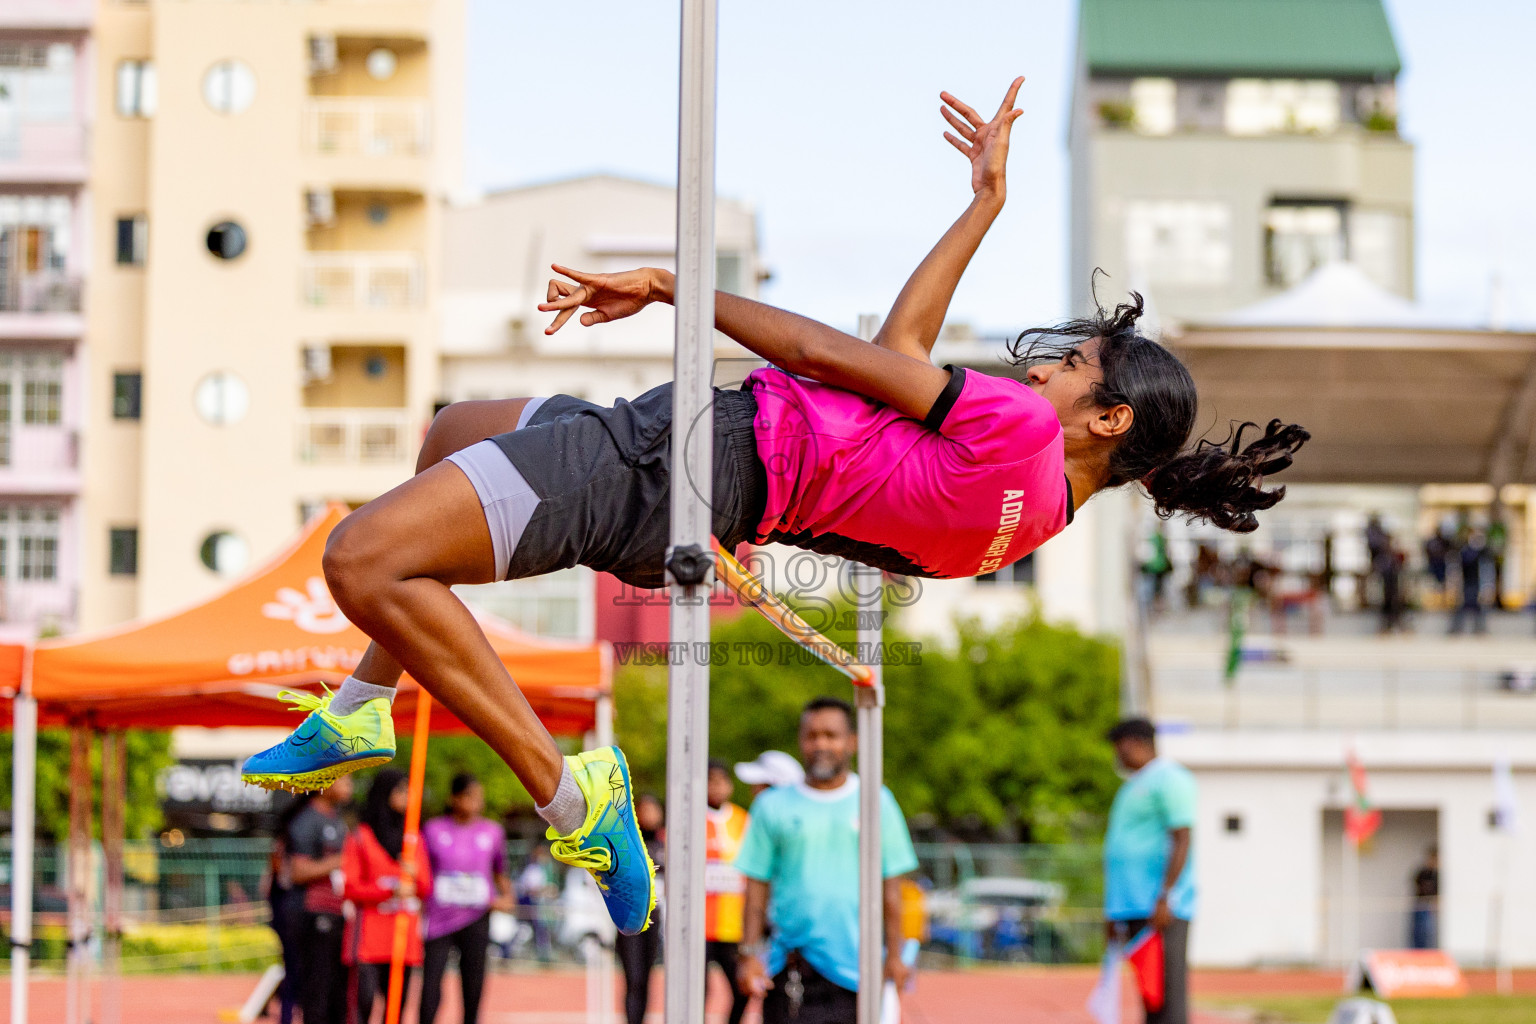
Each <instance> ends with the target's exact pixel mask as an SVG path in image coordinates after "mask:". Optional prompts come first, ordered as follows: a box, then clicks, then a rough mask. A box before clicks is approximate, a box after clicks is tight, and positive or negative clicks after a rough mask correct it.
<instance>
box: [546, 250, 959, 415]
mask: <svg viewBox="0 0 1536 1024" xmlns="http://www.w3.org/2000/svg"><path fill="white" fill-rule="evenodd" d="M554 269H555V271H556V272H557V273H560V274H564V275H565V276H566V277H569V278H571V281H574V282H575V283H574V284H572V283H571V281H561V280H558V279H557V280H553V281H550V282H549V295H550V299H549V301H548V302H545V303H543V304H541V305H540V306H539V309H541V310H543V311H544V312H546V313H555V314H556V316H555V320H554V322H553V323H552V324H550V325H549V327H547V328H546V329H545V332H544V333H546V334H553V333H554V332H556V331H558V330H559V329H560V328H561V327H562V326H563V325H564V324H565V322H566V321H567V320H569V319H570V318H571V317H572V316H573V315H574V314H575V313H576V310H577V309H579V308H580V307H582V306H588V307H590V311H589V312H586V313H583V314H581V323H582V324H583V325H584V326H586V327H591V326H592V325H593V324H601V323H607V322H608V321H610V320H619V319H622V318H624V317H626V316H633V315H634V314H635V313H638V312H640V310H642V309H644V308H645V307H646V306H647V305H649V304H650V303H652V302H665V303H668V304H671V303H672V302H673V299H674V289H675V287H676V278H675V277H674V276H673V274H672V273H671V272H670V271H667V270H658V269H656V268H654V267H647V268H643V269H640V270H627V271H625V272H623V273H621V274H587V273H583V272H582V271H579V270H571V269H569V268H567V267H562V266H560V265H558V264H556V265H555V267H554ZM715 326H716V327H717V328H718V329H719V330H720V331H722V332H724V333H725V334H726V335H728V336H729V337H731V338H734V339H735V340H736V341H738V342H740V343H741V344H742V345H743V346H745V347H746V348H748V349H750V350H751V351H753V352H755V353H757V354H758V355H760V356H762V357H763V358H764V359H766V360H768V361H769V362H770V363H773V364H774V365H775V366H779V367H782V368H783V369H786V370H788V371H789V372H790V373H795V374H799V375H800V376H802V377H810V378H811V379H812V380H819V381H821V382H822V383H824V384H832V385H835V386H837V387H840V388H846V389H847V390H849V391H854V392H857V393H858V394H861V395H864V396H866V397H869V398H873V399H874V400H876V401H877V402H884V403H885V404H886V405H889V406H890V407H891V408H893V409H895V410H896V411H897V412H899V413H901V414H903V415H905V416H910V417H912V418H913V419H916V420H921V419H923V418H925V417H926V416H927V415H928V413H929V411H930V410H931V409H932V408H933V403H934V402H935V401H936V400H937V399H938V397H939V394H940V393H941V392H942V391H943V390H944V385H945V384H947V383H949V374H948V372H946V371H944V370H941V369H939V368H938V367H937V366H934V365H933V364H932V363H931V362H929V361H928V360H927V359H926V358H923V359H914V358H913V357H912V356H909V355H903V354H902V353H900V352H894V351H892V350H891V349H888V348H881V347H879V346H877V345H871V344H869V343H868V342H864V341H860V340H859V339H858V338H855V337H854V336H853V335H851V334H844V333H843V332H842V331H839V330H837V329H836V328H832V327H828V326H827V325H826V324H822V323H817V322H816V321H815V320H811V319H809V318H807V317H803V316H800V315H798V314H796V313H790V312H788V311H786V310H782V309H778V308H776V307H774V306H770V305H767V304H766V303H762V302H754V301H752V300H751V299H744V298H742V297H741V296H740V295H731V294H730V293H728V292H721V291H717V292H715Z"/></svg>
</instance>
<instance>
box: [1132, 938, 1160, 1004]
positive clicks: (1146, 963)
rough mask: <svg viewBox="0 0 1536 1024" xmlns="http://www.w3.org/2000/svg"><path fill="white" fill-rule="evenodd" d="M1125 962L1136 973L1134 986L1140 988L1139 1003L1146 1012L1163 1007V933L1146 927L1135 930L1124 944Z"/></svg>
mask: <svg viewBox="0 0 1536 1024" xmlns="http://www.w3.org/2000/svg"><path fill="white" fill-rule="evenodd" d="M1125 962H1126V963H1128V964H1130V965H1131V970H1133V971H1134V972H1135V973H1136V986H1137V988H1138V989H1140V990H1141V1005H1142V1006H1144V1007H1146V1010H1147V1012H1148V1013H1156V1012H1158V1011H1159V1010H1161V1009H1162V1008H1163V999H1164V998H1165V997H1166V995H1167V993H1166V991H1165V989H1164V985H1165V981H1166V975H1165V974H1164V973H1163V933H1162V932H1160V931H1158V930H1157V929H1155V928H1151V927H1147V928H1143V929H1142V930H1141V931H1139V932H1137V933H1136V935H1135V936H1134V937H1133V938H1132V939H1131V941H1130V942H1127V943H1126V944H1125Z"/></svg>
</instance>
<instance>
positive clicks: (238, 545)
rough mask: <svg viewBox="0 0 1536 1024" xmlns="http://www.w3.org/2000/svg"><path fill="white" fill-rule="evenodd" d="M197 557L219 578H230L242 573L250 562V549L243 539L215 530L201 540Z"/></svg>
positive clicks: (227, 532) (225, 531)
mask: <svg viewBox="0 0 1536 1024" xmlns="http://www.w3.org/2000/svg"><path fill="white" fill-rule="evenodd" d="M197 557H198V560H199V561H201V562H202V563H203V565H205V566H206V567H208V568H209V569H212V570H213V571H214V572H216V573H218V574H219V575H220V576H230V575H233V574H235V573H238V572H240V571H242V570H243V569H244V568H245V567H246V565H247V564H248V563H249V562H250V560H251V549H250V546H249V545H248V544H246V542H245V539H244V538H243V537H240V536H238V535H236V534H233V533H230V532H229V531H228V530H215V531H214V532H213V533H210V534H209V535H208V536H206V537H204V538H203V543H202V546H201V547H199V548H198V551H197Z"/></svg>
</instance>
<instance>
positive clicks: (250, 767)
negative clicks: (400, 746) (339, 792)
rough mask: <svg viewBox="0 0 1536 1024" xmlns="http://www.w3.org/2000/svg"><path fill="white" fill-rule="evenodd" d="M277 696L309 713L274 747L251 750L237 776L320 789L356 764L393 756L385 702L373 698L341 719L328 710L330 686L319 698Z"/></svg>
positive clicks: (269, 785) (268, 785) (265, 784)
mask: <svg viewBox="0 0 1536 1024" xmlns="http://www.w3.org/2000/svg"><path fill="white" fill-rule="evenodd" d="M278 696H279V697H280V698H282V699H283V700H285V701H287V702H288V703H290V704H292V705H293V706H294V707H296V708H299V709H300V710H307V711H308V712H309V714H308V715H307V716H305V718H304V721H302V722H300V723H299V727H298V728H297V729H295V730H293V734H292V735H291V736H289V737H288V738H287V739H286V740H284V741H283V742H281V743H279V744H278V745H277V746H275V747H268V748H267V749H266V750H263V751H262V752H261V753H259V754H253V755H252V756H251V757H250V758H249V759H248V760H247V761H246V762H245V767H243V768H242V769H241V770H240V776H241V778H243V779H244V780H245V781H246V782H248V783H249V784H251V785H252V786H260V787H261V788H262V789H291V790H294V791H296V792H302V791H304V790H321V789H325V788H326V787H328V786H329V785H330V784H331V783H333V782H335V781H336V780H337V779H339V778H341V777H342V776H343V775H347V774H350V773H351V772H355V771H357V770H358V769H360V768H372V767H374V766H376V765H381V764H388V763H389V762H390V761H393V760H394V758H395V722H394V719H392V718H391V717H390V713H389V701H387V700H385V699H384V698H382V697H375V698H374V699H373V700H370V701H369V702H368V703H366V704H364V705H363V706H362V707H360V708H358V709H357V710H356V711H354V712H352V713H351V714H350V715H347V716H346V717H345V718H343V717H340V716H337V715H333V714H331V711H330V707H331V699H332V697H334V696H335V695H334V694H332V693H331V691H330V690H329V689H327V690H326V691H325V695H324V696H323V697H316V696H315V695H314V694H311V693H301V692H297V691H294V690H284V691H283V692H282V693H280V694H278Z"/></svg>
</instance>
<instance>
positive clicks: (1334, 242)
mask: <svg viewBox="0 0 1536 1024" xmlns="http://www.w3.org/2000/svg"><path fill="white" fill-rule="evenodd" d="M1346 208H1347V204H1346V203H1343V202H1316V201H1312V202H1285V201H1277V202H1275V203H1274V204H1272V205H1271V206H1270V208H1269V209H1268V211H1266V212H1265V214H1264V277H1265V279H1266V280H1267V281H1268V282H1269V283H1270V284H1272V285H1274V286H1276V287H1279V288H1289V287H1291V286H1292V285H1295V284H1298V283H1300V282H1301V280H1302V279H1303V278H1305V277H1306V276H1307V275H1308V274H1310V273H1312V271H1314V270H1316V269H1317V268H1318V267H1321V266H1323V265H1324V264H1326V263H1331V262H1333V261H1334V260H1341V259H1343V258H1344V254H1345V252H1346V251H1347V246H1346V239H1345V236H1344V213H1345V210H1346Z"/></svg>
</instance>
